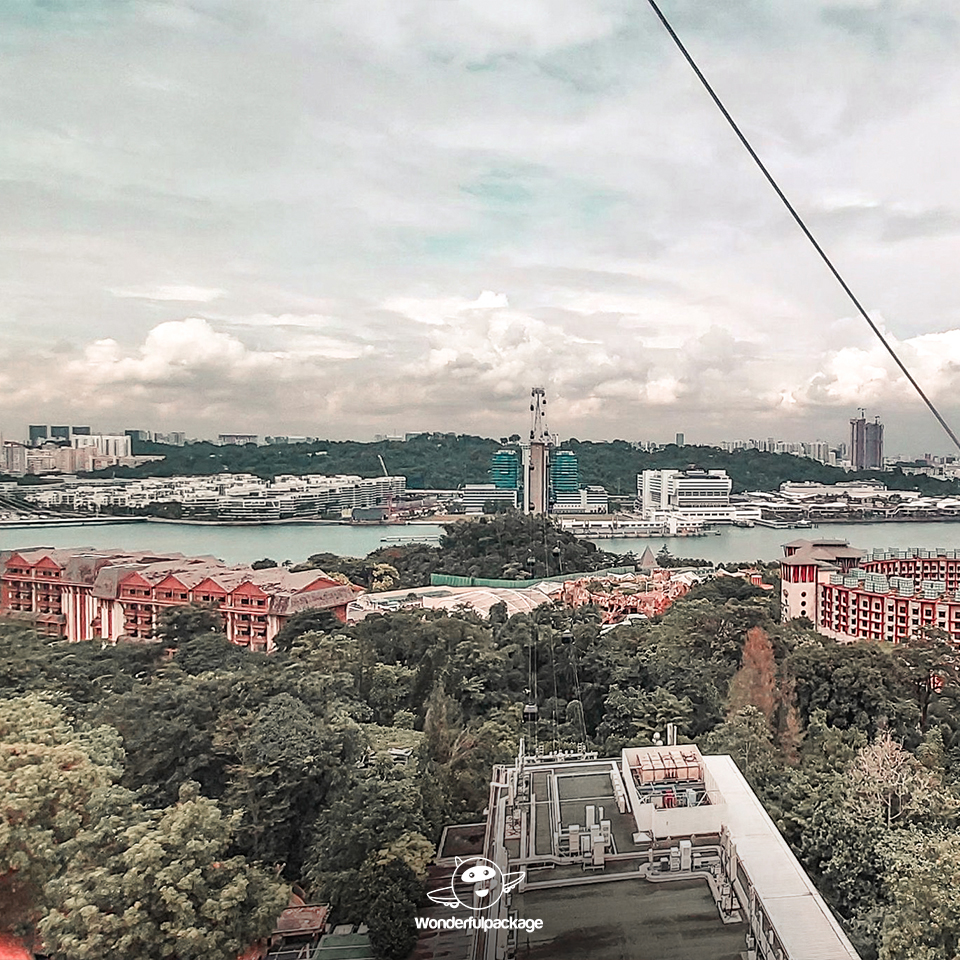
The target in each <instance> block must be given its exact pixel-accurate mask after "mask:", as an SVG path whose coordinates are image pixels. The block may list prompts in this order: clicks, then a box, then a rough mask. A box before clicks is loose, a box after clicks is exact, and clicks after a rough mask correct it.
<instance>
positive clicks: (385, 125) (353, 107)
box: [0, 0, 960, 443]
mask: <svg viewBox="0 0 960 960" xmlns="http://www.w3.org/2000/svg"><path fill="white" fill-rule="evenodd" d="M62 7H63V5H62V4H61V5H60V6H59V7H54V6H51V7H50V8H49V9H47V8H44V9H43V10H40V9H39V8H38V10H37V16H36V18H35V21H34V20H31V21H30V22H29V23H27V22H24V21H17V23H16V24H14V25H12V26H10V29H9V31H7V32H5V36H6V37H7V38H8V40H7V44H6V46H5V51H4V53H5V56H4V59H3V62H2V63H0V84H3V85H4V87H5V88H7V89H17V88H18V85H19V86H21V87H22V85H23V83H24V82H27V83H29V87H30V97H29V98H23V97H19V98H18V97H10V98H6V99H4V100H2V102H0V123H2V124H3V127H4V129H5V131H7V133H6V136H5V137H4V144H3V150H2V152H0V207H2V209H3V210H4V237H3V239H2V241H0V244H2V246H3V250H4V258H3V259H4V271H3V276H2V277H0V290H2V291H3V298H2V299H3V303H2V305H0V354H3V355H4V373H5V375H6V377H7V381H6V383H5V384H3V385H0V394H2V397H3V401H4V407H3V409H4V417H5V421H6V422H4V423H2V424H0V426H2V427H4V429H5V431H6V432H9V429H10V428H9V427H8V425H7V422H9V421H11V420H12V421H13V423H14V424H16V423H22V424H26V423H28V422H31V421H33V420H34V418H35V417H36V418H41V419H42V418H43V417H44V416H49V417H50V418H51V419H59V418H60V417H66V416H67V415H68V413H69V415H70V416H73V415H74V413H77V414H79V413H80V411H81V410H84V409H88V408H89V409H90V410H91V411H93V412H95V411H97V410H106V409H115V410H116V411H117V412H118V414H117V415H118V416H119V415H121V413H123V414H125V415H126V414H129V416H131V417H134V416H136V417H137V418H138V419H139V420H140V422H141V423H144V424H147V423H149V422H150V421H151V418H153V417H155V416H157V415H158V413H157V411H161V410H162V411H163V416H164V417H165V418H170V417H173V418H176V417H179V418H182V420H183V422H182V423H176V422H165V423H163V424H156V426H157V427H158V428H159V427H163V426H166V427H167V428H176V427H178V426H183V425H187V426H189V424H191V423H192V424H194V426H193V427H190V429H194V430H196V431H197V432H202V431H206V432H208V433H216V432H218V429H217V428H218V427H219V426H220V423H219V422H218V418H227V419H230V420H232V421H233V422H236V421H237V420H240V419H244V418H254V419H255V418H260V419H261V420H262V421H263V423H264V424H265V429H264V431H263V432H281V431H282V430H284V429H286V430H288V431H289V432H301V433H313V432H315V429H316V426H315V421H316V418H317V417H320V416H323V417H324V418H325V421H324V422H327V423H330V424H331V425H332V426H334V427H335V428H336V429H337V430H338V431H340V432H341V434H343V435H350V434H352V433H357V434H360V435H369V434H371V433H374V432H383V430H382V429H381V428H380V425H381V423H382V421H384V419H386V420H388V421H389V422H390V423H391V424H394V425H396V426H397V427H398V428H402V427H404V426H406V427H409V428H411V429H418V428H420V427H426V426H429V427H431V428H437V429H470V430H474V431H477V432H485V433H488V434H491V435H494V436H499V435H500V434H502V433H503V432H505V431H506V430H507V427H508V424H510V425H511V426H512V429H516V428H517V424H516V421H515V420H513V421H512V422H511V418H516V417H518V416H519V417H520V418H521V420H522V418H523V417H524V410H525V405H526V404H525V396H526V392H527V390H528V389H529V386H530V385H531V384H532V383H539V382H543V383H544V384H545V386H546V387H547V390H548V393H549V396H550V399H551V427H552V428H553V429H557V430H560V431H566V430H569V431H570V432H571V433H572V432H577V433H580V434H584V435H592V436H601V435H615V434H621V435H624V436H630V437H633V436H638V435H639V436H646V437H653V438H656V437H658V436H659V437H660V438H669V437H671V436H672V435H673V434H674V433H675V432H676V431H677V430H679V429H683V430H684V431H685V432H686V433H687V435H688V437H690V438H691V439H709V438H711V437H712V438H714V439H719V438H721V437H724V436H727V435H729V434H731V433H734V432H736V433H749V432H750V431H752V430H754V429H756V430H758V431H759V430H760V429H761V428H762V429H763V431H764V435H768V434H769V433H778V432H780V431H779V430H778V429H777V426H776V425H777V423H780V424H782V431H783V432H788V430H789V431H793V435H794V436H796V433H797V432H798V431H802V432H803V433H804V434H806V433H810V434H825V433H828V434H830V435H831V436H832V437H833V438H835V439H842V437H843V436H844V433H845V419H846V417H847V416H848V415H849V413H850V410H849V409H848V408H849V407H850V406H857V405H859V404H860V403H861V402H869V403H871V404H877V405H880V404H882V405H883V407H884V413H885V414H888V415H887V423H888V437H890V438H891V443H892V442H894V439H895V437H896V431H897V429H898V427H897V422H898V417H900V416H903V417H906V416H907V413H906V411H909V410H913V409H914V408H915V401H914V400H913V398H911V397H910V396H909V391H908V390H905V389H904V388H903V387H902V385H898V383H897V381H896V378H895V376H894V373H893V371H892V368H891V366H890V364H889V362H888V360H887V359H886V358H885V357H884V356H883V354H882V351H880V352H878V351H877V349H875V347H874V345H873V344H872V343H871V342H870V340H869V337H870V334H869V332H868V331H866V329H865V328H864V327H862V326H861V325H860V324H859V322H857V323H854V322H852V321H850V320H844V319H843V318H844V317H845V316H846V315H847V314H848V313H849V306H848V305H847V303H846V302H845V301H844V299H843V297H842V295H841V294H840V293H838V291H837V288H836V286H835V284H834V282H833V280H832V279H831V278H830V277H829V275H827V274H826V272H825V271H824V269H823V267H822V264H820V263H819V262H818V261H817V259H816V257H815V255H814V254H813V253H812V252H811V251H810V249H809V247H808V246H807V245H806V243H805V241H804V240H803V239H802V238H801V237H800V236H799V235H798V234H797V232H796V230H795V228H794V226H793V224H792V223H791V222H790V220H789V218H788V217H787V216H786V215H785V214H784V213H783V211H782V210H781V209H780V208H779V207H778V205H777V203H776V199H775V197H773V195H772V194H771V193H770V192H769V190H768V188H767V186H766V185H765V184H764V183H763V181H762V179H761V178H760V177H759V175H758V174H757V172H756V171H755V170H754V169H753V168H752V167H751V166H750V163H749V161H748V160H747V159H746V158H745V157H744V155H743V153H742V151H741V149H740V147H739V145H738V144H737V143H736V141H735V140H734V138H733V137H732V136H731V134H730V132H729V130H728V129H727V128H725V126H724V125H723V123H722V121H721V120H720V119H719V118H718V117H717V115H716V113H715V111H714V108H713V107H712V105H711V104H710V103H709V101H708V100H707V99H706V98H705V97H704V95H703V92H702V90H700V89H699V87H698V86H697V85H696V83H695V81H694V80H693V79H692V77H691V75H690V73H689V70H688V68H687V67H686V65H685V64H684V63H683V62H682V61H681V60H680V58H678V57H677V55H676V52H675V51H674V50H673V49H672V48H671V46H670V44H669V41H668V39H667V38H666V36H665V35H664V34H663V33H662V31H661V30H660V29H659V27H658V25H657V23H656V21H655V19H654V18H653V17H652V15H651V13H650V11H649V10H647V9H646V8H645V7H643V6H640V7H638V6H637V5H636V4H630V3H627V2H625V0H582V2H581V0H530V2H529V3H524V4H519V5H518V4H516V3H508V2H507V0H458V2H457V3H445V2H440V0H408V2H403V3H399V4H398V3H395V2H393V0H337V2H331V3H325V4H307V5H300V6H299V7H298V8H297V15H296V17H294V16H293V15H292V13H291V8H290V6H289V5H286V4H263V3H262V2H259V0H204V2H203V3H193V2H188V0H170V2H168V3H165V4H163V5H159V6H158V5H156V4H129V5H121V6H120V7H116V6H114V7H111V6H109V5H108V6H106V7H102V6H98V7H97V8H96V9H97V10H98V11H99V13H96V14H95V13H94V12H92V10H93V8H89V7H83V5H78V9H77V11H76V12H72V13H67V12H66V11H65V10H64V9H61V8H62ZM81 7H82V9H81ZM72 9H73V8H71V10H72ZM675 16H676V20H677V24H676V25H677V28H678V29H679V30H680V31H681V34H682V35H683V37H684V39H685V40H686V41H687V42H688V44H689V45H690V47H691V49H692V50H693V51H694V54H695V55H696V56H698V57H699V59H700V61H701V64H702V66H703V68H704V69H705V70H706V72H707V73H708V75H709V76H710V78H711V79H712V80H713V82H714V84H715V85H716V87H717V89H718V90H719V91H720V92H721V94H722V95H723V96H724V98H725V99H726V101H727V103H728V105H729V106H730V108H731V109H732V110H733V112H734V114H735V115H736V116H737V118H738V120H740V122H741V124H742V125H743V126H744V129H746V130H747V132H748V134H749V135H750V136H751V137H752V138H753V139H754V142H755V144H756V146H757V148H758V149H759V150H760V152H761V154H762V155H763V156H764V157H765V159H766V160H767V162H768V164H769V166H770V167H771V169H773V170H774V172H775V173H776V174H777V176H778V177H780V179H781V181H782V183H783V186H784V188H785V189H786V190H787V192H788V194H789V195H790V196H791V198H792V199H793V200H794V201H795V203H796V204H797V206H798V207H799V208H800V209H801V210H802V211H803V212H804V213H805V214H807V215H808V216H809V218H810V222H811V223H812V224H813V226H814V228H815V230H816V231H817V233H818V235H819V236H820V239H821V240H822V241H823V243H824V245H825V246H826V247H827V249H828V250H829V251H830V253H831V255H833V257H834V259H835V260H836V261H837V262H838V263H839V264H840V265H841V266H842V268H843V269H844V271H845V272H846V273H847V274H848V277H849V279H850V281H851V283H852V284H853V286H854V289H855V290H856V291H857V292H858V294H859V295H860V297H861V299H863V300H864V302H865V303H866V304H867V306H868V308H869V309H870V310H871V311H880V312H882V313H883V314H884V315H885V316H886V317H887V318H888V325H889V329H890V330H891V331H892V332H893V333H894V334H895V335H896V336H897V337H898V338H899V340H898V343H900V344H901V347H902V349H903V351H904V354H905V356H906V357H907V358H908V363H909V364H910V365H911V368H915V369H916V371H917V376H918V377H919V378H920V379H921V381H922V382H924V384H925V386H929V388H930V389H931V390H932V391H934V392H936V394H937V396H938V397H940V398H941V399H942V402H943V403H944V404H945V405H947V406H948V407H949V406H950V404H951V397H952V391H953V390H954V389H955V386H956V377H955V374H954V365H956V364H957V363H960V356H958V351H957V346H956V343H955V339H954V335H953V333H952V331H956V330H958V329H960V305H958V303H957V299H956V297H955V295H954V294H953V288H954V285H955V284H954V282H953V277H954V275H955V270H956V267H955V265H956V262H957V260H958V258H960V182H958V180H957V178H956V176H955V173H954V169H953V165H952V164H951V163H950V162H948V158H950V157H952V156H955V155H956V154H957V152H958V150H960V135H958V134H957V131H956V129H955V126H954V125H952V124H951V123H947V122H944V118H945V117H946V118H949V117H951V116H952V115H953V113H954V112H955V103H956V101H957V98H958V97H960V57H958V56H957V51H958V47H960V12H958V11H957V9H956V5H955V4H954V3H953V2H947V0H924V2H919V0H887V2H883V3H880V2H879V0H813V2H809V3H803V4H797V3H789V2H787V0H782V2H781V0H776V2H771V3H764V4H756V3H754V4H680V5H678V6H677V7H676V10H675ZM3 17H4V14H3V13H2V12H0V20H2V18H3ZM6 26H9V24H8V23H7V22H6V21H3V22H0V29H4V28H5V27H6ZM171 278H186V279H187V280H189V281H193V282H186V281H181V280H179V279H177V280H171ZM203 304H210V305H211V309H210V310H204V309H203V308H202V306H200V305H203ZM194 305H195V306H194ZM214 307H215V312H214V309H213V308H214ZM201 312H202V313H203V319H200V318H198V316H197V314H198V313H201ZM158 321H164V322H162V323H158ZM51 344H57V350H58V351H59V352H58V353H56V354H54V353H53V352H52V351H51V349H50V345H51ZM14 383H19V384H21V387H17V388H16V389H15V388H14V387H13V386H12V385H13V384H14ZM27 384H30V386H31V387H32V388H33V389H32V390H28V389H26V385H27ZM21 388H22V389H21ZM251 391H255V394H254V395H255V397H256V403H251V400H250V397H251ZM554 401H556V403H555V402H554ZM56 411H59V413H57V412H56ZM93 412H91V413H90V415H89V418H90V419H94V416H93ZM948 412H949V411H948ZM904 422H905V423H906V420H904ZM266 427H269V429H266ZM698 427H700V428H701V429H702V430H703V433H704V435H703V436H700V437H698V436H697V429H698ZM768 428H769V429H768ZM512 429H511V430H510V432H512ZM915 434H916V430H915V429H914V427H913V425H911V427H910V429H909V430H907V429H906V428H905V429H904V431H903V436H904V438H905V440H906V441H908V442H909V443H912V442H914V436H915ZM917 442H920V441H919V440H917Z"/></svg>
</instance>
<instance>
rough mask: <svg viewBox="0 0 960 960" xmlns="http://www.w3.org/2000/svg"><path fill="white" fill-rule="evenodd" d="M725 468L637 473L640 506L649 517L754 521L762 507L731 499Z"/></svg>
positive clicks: (668, 519) (730, 482) (646, 516)
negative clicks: (738, 502)
mask: <svg viewBox="0 0 960 960" xmlns="http://www.w3.org/2000/svg"><path fill="white" fill-rule="evenodd" d="M732 487H733V481H731V479H730V477H728V476H727V472H726V470H644V471H643V472H642V473H639V474H637V507H638V509H639V510H641V511H642V513H643V516H644V517H645V518H646V519H648V520H659V521H662V522H669V521H670V520H671V519H673V520H676V521H679V522H681V523H682V522H684V521H700V522H701V523H754V522H756V521H757V520H759V519H760V518H761V511H760V507H758V506H753V505H737V506H733V505H731V503H730V492H731V489H732Z"/></svg>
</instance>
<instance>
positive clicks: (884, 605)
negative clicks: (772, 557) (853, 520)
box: [780, 540, 960, 643]
mask: <svg viewBox="0 0 960 960" xmlns="http://www.w3.org/2000/svg"><path fill="white" fill-rule="evenodd" d="M783 549H784V557H783V559H782V560H781V561H780V578H781V604H782V610H783V617H784V619H794V618H796V617H808V618H809V619H810V620H811V621H812V622H813V624H814V626H815V627H816V628H817V630H819V631H820V632H821V633H823V634H825V635H826V636H828V637H833V638H834V639H836V640H846V641H855V640H887V641H890V642H893V643H900V642H902V641H904V640H906V639H908V638H909V637H911V636H915V635H918V634H920V633H921V632H923V631H924V630H931V629H935V630H940V631H943V633H944V634H945V635H947V636H948V637H949V638H950V640H951V641H953V642H954V643H960V550H948V549H946V548H945V547H938V548H937V549H935V550H920V549H911V550H900V549H896V550H895V549H891V550H874V551H871V552H868V553H865V552H864V551H862V550H857V549H855V548H853V547H851V546H850V545H849V544H848V543H847V541H846V540H794V541H792V542H790V543H787V544H784V548H783Z"/></svg>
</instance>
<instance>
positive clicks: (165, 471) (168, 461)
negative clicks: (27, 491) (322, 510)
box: [99, 434, 960, 497]
mask: <svg viewBox="0 0 960 960" xmlns="http://www.w3.org/2000/svg"><path fill="white" fill-rule="evenodd" d="M510 439H516V437H514V438H506V437H504V438H501V440H490V439H484V438H482V437H471V436H466V435H456V434H421V435H420V436H417V437H414V438H412V439H410V440H407V441H404V442H398V441H380V442H377V443H360V442H359V441H355V440H322V441H317V442H315V443H299V444H280V445H271V446H256V445H254V444H248V445H246V446H218V445H217V444H215V443H208V442H203V443H191V444H188V445H187V446H184V447H172V446H167V445H165V444H156V443H146V442H143V441H135V443H134V452H135V453H138V454H155V455H162V456H164V457H165V459H164V460H162V461H160V462H157V463H149V464H145V465H143V466H141V467H137V468H121V467H118V468H115V469H113V468H111V469H110V470H107V471H101V472H100V474H99V476H118V477H138V476H161V477H169V476H177V475H193V476H198V475H209V474H215V473H222V472H225V471H226V472H230V473H252V474H255V475H256V476H260V477H265V478H272V477H275V476H278V475H280V474H305V473H326V474H354V475H359V476H362V477H376V476H380V475H381V474H382V472H383V470H382V468H381V466H380V461H379V459H378V456H382V457H383V460H384V463H385V464H386V466H387V469H388V471H389V472H390V473H392V474H395V475H397V476H405V477H406V478H407V486H409V487H411V488H412V489H453V488H456V487H458V486H460V485H461V484H464V483H484V482H486V481H487V480H488V474H487V471H488V469H489V466H490V457H491V455H492V454H493V453H494V452H495V451H496V450H498V449H499V448H500V447H501V446H502V445H503V444H504V443H506V442H508V441H509V440H510ZM563 449H565V450H572V451H573V452H574V453H576V455H577V457H578V458H579V463H580V482H581V483H583V484H600V485H602V486H604V487H606V489H607V490H608V491H609V492H610V493H611V494H613V495H614V496H617V495H620V496H623V497H629V496H632V495H634V494H635V493H636V488H637V473H638V472H639V471H641V470H645V469H665V468H678V469H682V468H685V467H690V466H694V467H699V468H702V469H708V470H709V469H723V470H726V471H727V473H728V474H729V475H730V477H731V478H732V480H733V489H734V492H743V491H746V490H776V489H777V487H779V485H780V484H781V483H782V482H783V481H784V480H815V481H820V482H823V483H837V482H839V481H842V480H855V479H879V480H882V481H883V482H884V483H886V484H887V485H888V486H889V487H891V488H893V489H896V490H920V491H921V492H923V493H929V494H940V495H942V496H947V495H952V494H957V493H960V483H958V482H957V481H943V480H937V479H936V478H933V477H926V476H916V477H913V476H906V475H904V474H903V473H902V472H900V471H892V472H879V471H865V472H861V473H846V472H844V471H843V470H841V469H840V468H839V467H831V466H827V465H825V464H822V463H819V462H818V461H816V460H810V459H808V458H806V457H795V456H793V455H791V454H780V453H765V452H762V451H759V450H737V451H734V452H727V451H724V450H721V449H719V448H718V447H709V446H683V447H678V446H675V445H673V444H668V445H667V446H665V447H664V448H663V449H662V450H658V451H656V452H652V453H650V452H645V451H642V450H639V449H637V448H636V447H635V446H634V445H633V444H631V443H627V442H626V441H624V440H614V441H611V442H609V443H598V442H593V441H588V440H583V441H581V440H576V439H570V440H567V441H565V442H564V443H563Z"/></svg>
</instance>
